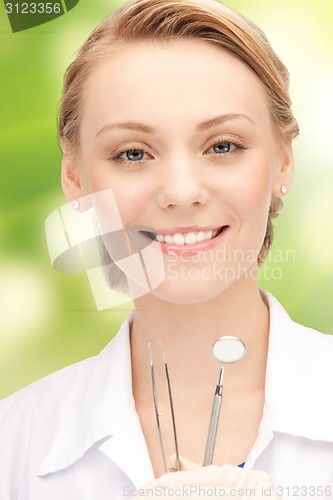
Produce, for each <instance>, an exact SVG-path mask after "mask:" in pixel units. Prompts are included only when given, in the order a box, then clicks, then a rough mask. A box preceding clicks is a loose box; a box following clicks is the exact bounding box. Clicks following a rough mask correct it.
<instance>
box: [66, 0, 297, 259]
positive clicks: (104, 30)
mask: <svg viewBox="0 0 333 500" xmlns="http://www.w3.org/2000/svg"><path fill="white" fill-rule="evenodd" d="M182 37H183V38H184V37H185V38H196V39H200V40H204V41H206V42H209V43H213V44H215V45H218V46H219V47H221V48H223V49H226V50H228V51H229V52H231V53H232V54H233V55H234V56H235V57H237V58H239V59H241V60H242V61H243V62H244V63H245V64H247V65H248V66H249V67H250V68H252V70H253V71H254V72H255V73H256V75H257V76H258V78H259V80H260V81H261V84H262V85H263V88H264V90H265V92H266V95H267V100H268V104H269V107H270V111H271V116H272V123H273V125H274V126H275V129H276V130H277V132H278V135H279V137H280V139H281V140H282V141H291V140H292V139H294V138H295V137H296V136H297V135H298V133H299V129H298V124H297V121H296V119H295V117H294V115H293V113H292V110H291V99H290V96H289V73H288V70H287V68H286V67H285V65H284V64H283V62H282V61H281V60H280V59H279V57H278V56H277V55H276V53H275V52H274V50H273V49H272V47H271V46H270V44H269V42H268V40H267V38H266V36H265V35H264V33H263V32H262V31H261V29H260V28H258V27H257V26H256V25H255V24H253V23H252V22H251V21H249V20H247V19H246V18H245V17H243V16H241V15H240V14H239V13H237V12H235V11H234V10H232V9H230V8H228V7H227V6H225V5H224V4H222V3H220V2H219V1H217V0H134V1H131V2H128V3H125V4H124V5H123V6H122V7H120V8H118V9H117V10H115V11H114V12H112V13H111V14H110V15H109V16H108V17H106V18H105V19H104V20H103V21H102V22H101V23H100V24H99V26H97V28H96V29H95V30H94V31H93V32H92V34H91V35H90V36H89V38H88V39H87V41H86V42H85V43H84V44H83V46H82V47H81V49H80V51H79V52H78V54H77V56H76V57H75V59H74V61H73V62H72V63H71V64H70V66H69V67H68V69H67V71H66V74H65V78H64V87H63V93H62V99H61V106H60V112H59V120H58V129H59V138H60V141H61V142H62V143H64V142H66V143H67V144H68V145H69V146H70V148H72V149H73V150H75V149H77V148H78V147H79V125H80V111H81V110H82V95H83V94H84V89H85V83H86V81H87V78H88V77H89V74H90V73H91V72H92V71H93V69H94V66H95V64H96V62H97V61H98V60H100V58H102V57H105V56H107V54H108V53H110V50H117V49H119V47H121V46H122V45H125V44H127V43H131V42H136V41H140V40H161V41H162V40H172V39H175V38H182ZM281 208H282V200H281V199H280V198H277V197H273V199H272V203H271V207H270V211H269V215H268V222H267V230H266V235H265V239H264V242H263V245H262V248H261V251H260V253H259V256H258V262H259V263H262V262H263V260H264V258H265V256H266V254H267V252H268V250H269V248H270V246H271V244H272V240H273V225H272V219H273V218H274V217H276V216H277V215H278V212H279V210H280V209H281Z"/></svg>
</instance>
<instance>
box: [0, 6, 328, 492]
mask: <svg viewBox="0 0 333 500" xmlns="http://www.w3.org/2000/svg"><path fill="white" fill-rule="evenodd" d="M297 134H298V126H297V122H296V120H295V118H294V117H293V114H292V111H291V102H290V98H289V95H288V72H287V70H286V68H285V67H284V65H283V63H282V62H281V61H280V60H279V59H278V57H277V56H276V54H275V53H274V52H273V50H272V49H271V47H270V45H269V44H268V42H267V40H266V39H265V37H264V35H263V34H262V32H261V31H260V30H259V29H258V28H257V27H256V26H254V25H253V24H252V23H250V22H248V21H247V20H245V19H244V18H242V17H241V16H240V15H238V14H236V13H235V12H233V11H231V10H230V9H229V8H227V7H225V6H224V5H222V4H220V3H218V2H216V1H215V0H193V1H191V0H182V1H180V0H169V1H167V2H166V1H165V0H138V1H134V2H132V3H129V4H125V5H124V6H123V7H122V8H121V9H118V10H117V11H115V12H114V13H113V14H111V15H110V16H109V17H108V18H107V19H105V20H104V21H103V22H102V23H101V25H100V26H99V27H98V28H97V29H96V30H95V31H94V32H93V34H92V35H91V36H90V38H89V39H88V40H87V42H86V43H85V44H84V45H83V47H82V49H81V51H80V52H79V54H78V56H77V57H76V59H75V61H74V62H73V63H72V64H71V66H70V67H69V69H68V71H67V74H66V77H65V84H64V92H63V98H62V105H61V111H60V120H59V136H60V141H61V146H62V150H63V153H64V157H63V164H62V184H63V189H64V192H65V194H66V196H67V198H68V200H70V201H71V202H72V203H73V207H74V208H75V209H76V210H77V211H78V212H79V213H80V212H81V213H85V210H86V208H87V207H86V206H85V203H86V201H87V200H89V203H90V202H91V201H92V203H93V205H94V207H95V209H96V214H97V219H98V223H99V226H100V227H101V228H102V231H101V233H102V244H103V245H104V247H105V249H106V252H107V254H108V256H109V257H108V258H109V261H110V260H111V265H110V266H109V267H110V268H111V274H110V272H109V276H108V279H109V282H110V283H112V284H113V286H114V287H118V289H122V290H124V286H125V285H124V278H125V275H124V274H120V276H119V275H118V276H117V279H116V280H115V274H114V265H113V264H112V260H117V261H118V260H122V259H119V255H118V253H119V252H118V250H119V249H117V252H115V254H117V256H118V258H115V255H114V254H113V252H114V243H115V240H114V238H113V237H112V235H111V236H110V234H111V231H112V230H110V231H109V230H108V224H109V221H108V218H107V217H105V214H106V212H105V210H106V209H108V210H109V209H110V205H108V203H109V200H110V199H111V198H112V204H111V205H112V207H113V212H112V216H115V212H116V211H117V216H118V215H119V217H120V219H121V221H122V224H123V226H124V228H125V230H126V231H127V233H128V234H129V232H130V230H131V231H132V230H133V228H136V231H137V234H138V235H139V234H141V235H142V230H143V229H144V238H149V242H152V243H151V246H152V247H153V248H152V250H151V252H152V253H151V254H150V255H151V256H152V257H151V258H152V260H153V261H154V263H156V262H162V265H163V279H160V280H158V281H156V284H155V285H154V286H149V287H148V288H149V291H148V292H147V290H145V289H144V287H143V286H142V283H141V282H140V280H139V279H138V275H137V268H136V267H135V268H134V269H132V270H131V269H129V267H128V266H126V262H125V263H124V262H122V263H120V264H119V262H117V263H118V264H119V267H120V269H122V271H124V270H126V278H127V281H128V284H129V287H130V289H131V291H132V294H134V298H135V311H134V314H133V315H132V316H131V317H130V318H129V320H128V321H127V322H125V323H124V324H123V326H122V327H121V329H120V331H119V333H118V335H117V336H116V337H115V339H114V340H113V341H112V342H111V343H110V344H109V346H107V347H106V349H105V350H104V351H103V352H102V353H101V354H100V355H99V356H97V357H96V358H91V359H89V360H86V361H83V362H81V363H78V364H76V365H73V366H71V367H68V368H66V369H64V370H61V371H60V372H57V373H56V374H53V375H51V376H50V377H47V378H45V379H43V380H41V381H39V382H37V383H35V384H33V385H32V386H30V387H29V388H27V389H25V390H24V391H23V392H20V393H18V394H17V395H14V396H12V397H10V398H7V400H5V401H3V403H2V406H1V429H2V431H1V432H2V434H1V449H2V451H1V467H0V470H1V481H0V493H1V495H0V496H1V499H2V498H3V499H4V500H5V499H16V498H29V499H30V498H31V499H33V500H38V499H45V498H47V499H51V498H60V497H61V498H70V499H71V500H73V499H76V498H89V499H96V498H98V499H104V498H115V499H118V498H126V497H131V496H132V495H133V494H134V489H135V488H139V491H140V489H141V488H143V487H144V485H146V484H149V483H150V484H153V486H154V487H155V493H156V495H157V496H158V493H157V491H158V490H157V488H158V487H162V486H166V487H168V488H169V490H170V491H173V495H175V494H176V493H175V492H176V490H175V489H173V490H172V488H175V487H176V486H175V484H177V487H180V486H182V487H185V486H186V487H187V486H191V485H192V486H195V487H197V488H199V487H200V486H201V485H202V486H205V487H210V486H216V485H217V486H218V487H219V488H220V489H221V490H220V493H219V495H220V496H222V493H221V491H222V489H223V488H228V487H231V486H232V487H234V488H235V490H236V489H238V490H237V491H238V497H237V496H236V495H233V496H235V497H236V498H241V497H243V498H244V496H245V494H244V493H241V491H244V490H245V489H247V488H251V487H253V486H254V485H255V487H256V488H257V489H256V495H257V497H260V496H269V495H271V497H272V498H273V497H274V498H275V496H274V495H275V490H274V487H273V483H274V484H275V486H276V489H277V492H278V494H280V495H282V496H283V497H284V498H288V497H290V496H291V497H292V496H299V495H301V496H303V497H304V498H310V497H313V496H323V495H324V496H325V497H326V498H327V497H328V498H333V485H332V477H333V453H332V452H333V430H332V428H331V425H330V422H331V420H332V409H333V408H332V401H327V398H326V394H327V392H328V390H329V389H328V388H329V387H330V382H332V381H333V380H332V369H331V368H330V359H331V355H332V350H333V344H332V338H331V337H328V336H324V335H321V334H320V333H318V332H315V331H313V330H308V329H306V328H304V327H302V326H300V325H296V324H295V323H293V322H292V321H291V320H290V318H289V317H288V316H287V314H286V313H285V312H284V311H283V309H282V307H281V306H280V305H279V304H278V303H277V301H276V300H275V299H274V298H273V297H272V296H270V295H269V294H267V293H265V292H261V291H260V290H259V289H258V285H257V280H256V277H257V269H258V266H259V264H260V263H261V262H262V261H263V260H264V258H265V255H266V254H267V251H268V249H269V246H270V244H271V241H272V219H273V217H274V216H276V214H277V212H278V210H279V209H280V208H281V205H282V202H281V200H282V198H283V197H284V196H285V195H286V194H287V193H288V191H289V189H290V187H291V184H292V181H293V172H294V162H293V153H292V146H291V143H292V140H293V138H295V137H296V136H297ZM100 193H102V194H100ZM103 193H104V194H103ZM94 200H95V201H94ZM114 206H115V207H116V208H114ZM106 207H107V208H106ZM104 225H105V227H103V226H104ZM111 225H112V224H111ZM147 228H148V230H147ZM140 231H141V232H140ZM153 240H154V241H153ZM146 241H148V240H146ZM161 255H162V260H159V258H160V257H161ZM122 257H123V256H122ZM124 260H125V259H124ZM150 271H151V270H150V268H149V266H148V265H147V262H146V266H145V267H143V274H144V273H146V276H147V275H148V278H150V285H151V283H152V281H154V277H155V274H154V273H156V272H157V270H156V268H155V267H154V266H153V270H152V271H151V274H149V273H150ZM115 281H116V283H115ZM135 287H136V288H135ZM133 290H134V292H133ZM223 335H235V336H237V337H239V338H241V339H242V340H243V342H244V343H245V345H246V356H245V357H244V359H243V360H242V361H240V362H239V363H237V364H235V365H232V366H228V367H227V368H226V370H225V376H224V395H223V404H222V409H221V417H220V425H219V429H218V435H217V441H216V447H215V453H214V464H215V465H216V466H222V465H223V464H231V465H232V466H234V467H231V468H229V469H228V468H227V469H225V468H224V469H223V468H222V469H220V468H214V467H213V468H201V467H199V468H196V470H194V471H185V472H177V473H176V474H174V473H172V474H171V475H164V474H163V473H164V468H163V461H162V457H161V452H160V446H159V439H158V432H157V428H156V422H155V414H154V406H153V397H152V390H151V378H150V376H151V371H150V368H151V367H150V363H149V357H148V351H147V344H148V343H150V344H151V346H152V350H153V355H154V366H155V381H156V387H157V388H158V405H159V411H160V413H162V414H163V417H161V418H160V420H161V422H162V427H163V428H162V431H163V443H164V448H165V454H166V456H170V455H172V454H173V453H174V451H175V449H174V448H175V447H174V441H173V431H172V418H171V413H170V410H169V399H168V397H169V396H168V390H167V386H166V384H165V374H164V363H163V358H162V356H160V354H159V348H158V344H159V342H162V344H163V346H164V348H165V351H166V352H167V357H168V365H169V371H170V376H171V379H172V391H173V400H174V410H175V415H176V424H177V435H178V441H179V450H180V453H181V455H182V456H184V457H186V458H187V459H189V460H190V461H191V462H196V463H197V464H200V465H201V464H202V460H203V455H204V451H205V443H206V437H207V429H208V423H209V418H210V411H211V399H212V391H213V390H214V388H215V385H216V381H217V374H218V368H219V367H218V365H217V363H216V362H214V361H213V359H212V355H211V346H212V344H213V342H214V341H215V340H216V339H217V338H219V337H221V336H223ZM310 368H311V369H310ZM14 439H15V440H14ZM13 444H14V446H13ZM244 462H245V465H244V470H242V469H241V468H237V466H238V465H241V464H243V463H244ZM182 463H185V467H189V466H188V464H187V462H186V461H185V462H182ZM314 464H316V465H314ZM190 467H196V466H193V465H191V466H190ZM314 467H316V470H314ZM259 471H264V472H265V473H267V474H268V476H265V478H264V479H263V477H262V475H261V473H260V472H259ZM154 476H156V477H157V478H158V479H157V482H155V483H151V481H152V480H153V478H154ZM231 477H232V480H231V479H230V478H231ZM175 481H176V483H175ZM272 482H273V483H272ZM258 485H260V486H258ZM146 491H147V490H146ZM170 491H169V496H170V494H171V493H170ZM197 491H198V490H196V493H197ZM223 491H224V490H223ZM142 492H143V490H142ZM142 494H143V493H142ZM186 494H187V493H185V492H184V491H183V496H185V495H186ZM177 496H179V494H178V493H177ZM248 496H250V494H248Z"/></svg>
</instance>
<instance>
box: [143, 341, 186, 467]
mask: <svg viewBox="0 0 333 500" xmlns="http://www.w3.org/2000/svg"><path fill="white" fill-rule="evenodd" d="M159 345H160V349H161V352H162V356H163V362H164V369H165V376H166V381H167V386H168V394H169V403H170V411H171V418H172V427H173V437H174V442H175V448H176V460H177V469H178V470H180V463H179V451H178V439H177V432H176V420H175V414H174V408H173V401H172V393H171V383H170V377H169V370H168V363H167V359H166V354H165V351H164V348H163V345H162V344H161V342H160V344H159ZM148 352H149V361H150V374H151V385H152V389H153V399H154V408H155V417H156V424H157V432H158V439H159V443H160V448H161V454H162V461H163V467H164V471H165V472H168V467H167V463H166V457H165V450H164V445H163V438H162V431H161V424H160V415H161V414H160V413H159V411H158V404H157V394H156V382H155V370H154V362H153V353H152V349H151V343H150V342H148Z"/></svg>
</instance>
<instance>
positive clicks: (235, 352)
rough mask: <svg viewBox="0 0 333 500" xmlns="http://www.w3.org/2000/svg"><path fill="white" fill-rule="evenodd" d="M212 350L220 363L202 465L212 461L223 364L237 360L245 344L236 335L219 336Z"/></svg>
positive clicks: (221, 387)
mask: <svg viewBox="0 0 333 500" xmlns="http://www.w3.org/2000/svg"><path fill="white" fill-rule="evenodd" d="M212 352H213V356H214V357H215V359H217V360H218V361H220V362H221V363H222V364H221V369H220V375H219V380H218V384H217V386H216V390H215V394H214V398H213V406H212V412H211V416H210V423H209V429H208V436H207V442H206V451H205V458H204V466H206V465H210V464H211V463H212V462H213V455H214V448H215V441H216V433H217V427H218V423H219V417H220V409H221V401H222V392H223V386H222V381H223V373H224V365H225V364H227V363H235V362H236V361H239V360H240V359H241V358H242V357H243V356H244V353H245V344H244V342H243V341H242V340H240V339H239V338H238V337H232V336H225V337H221V338H219V339H218V340H216V341H215V342H214V344H213V347H212Z"/></svg>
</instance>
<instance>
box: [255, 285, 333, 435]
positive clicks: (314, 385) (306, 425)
mask: <svg viewBox="0 0 333 500" xmlns="http://www.w3.org/2000/svg"><path fill="white" fill-rule="evenodd" d="M262 296H263V299H264V300H265V301H266V303H267V304H268V307H269V311H270V334H269V344H268V357H267V366H266V383H265V411H266V417H267V418H266V422H269V423H270V425H271V430H272V431H273V432H283V433H288V434H292V435H295V436H300V437H305V438H308V439H312V440H324V441H330V442H333V426H332V415H333V398H332V397H331V395H330V392H331V391H332V387H333V369H332V352H333V337H332V336H331V335H325V334H322V333H320V332H318V331H316V330H313V329H311V328H306V327H304V326H302V325H299V324H297V323H295V322H294V321H292V320H291V318H290V317H289V316H288V314H287V313H286V311H285V310H284V309H283V307H282V306H281V304H279V302H278V301H277V300H276V299H275V298H274V297H273V296H272V295H271V294H269V293H267V292H262Z"/></svg>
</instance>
